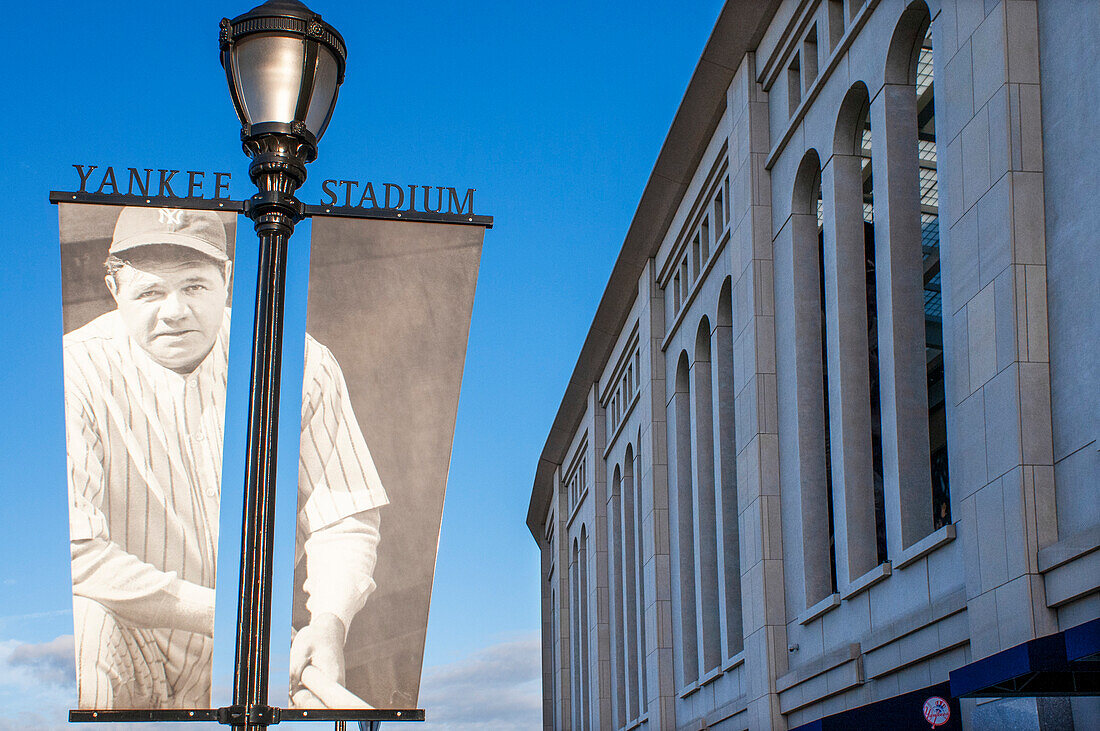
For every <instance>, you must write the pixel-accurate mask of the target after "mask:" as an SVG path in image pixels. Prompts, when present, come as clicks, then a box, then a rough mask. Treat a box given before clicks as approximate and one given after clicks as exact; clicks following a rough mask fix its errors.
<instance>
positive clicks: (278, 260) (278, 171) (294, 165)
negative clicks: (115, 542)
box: [233, 134, 305, 729]
mask: <svg viewBox="0 0 1100 731" xmlns="http://www.w3.org/2000/svg"><path fill="white" fill-rule="evenodd" d="M295 146H296V145H295V141H294V139H293V138H292V137H290V136H287V135H279V134H268V135H264V136H258V137H251V138H248V139H246V140H245V149H246V150H247V151H248V153H249V154H250V155H252V156H253V162H252V165H251V166H250V167H249V175H250V176H251V178H252V181H253V182H254V183H255V184H256V186H257V187H258V188H259V189H260V192H259V193H257V194H256V195H255V196H253V198H252V199H251V200H250V201H249V202H248V204H247V206H246V211H245V212H246V213H247V215H248V217H249V218H251V219H252V221H253V223H254V224H255V227H256V233H257V234H258V235H259V237H260V258H259V272H258V274H257V282H256V312H255V335H254V339H253V344H252V377H251V382H250V390H249V396H248V441H247V453H246V466H245V498H244V519H243V526H242V537H241V574H240V597H239V603H238V606H237V647H236V666H235V668H234V677H233V706H234V707H236V708H237V709H243V711H244V713H245V718H244V723H242V724H240V725H236V724H235V725H234V728H240V729H253V728H256V729H264V728H266V727H267V724H268V723H271V722H273V721H277V719H276V718H272V717H271V715H270V714H271V712H270V711H269V710H268V708H267V705H268V697H267V687H268V682H267V681H268V668H269V647H270V643H271V581H272V576H271V572H272V556H273V554H274V536H275V473H276V451H277V444H278V436H279V380H280V370H281V360H282V347H283V295H284V293H285V291H286V256H287V241H288V239H289V238H290V235H291V234H292V233H293V232H294V224H296V223H297V222H298V221H299V220H300V219H301V204H300V203H299V202H298V200H297V199H296V198H295V197H294V191H295V190H296V189H297V188H298V187H299V186H300V185H301V183H302V182H303V181H304V180H305V166H304V165H303V164H302V163H301V162H300V161H299V160H300V158H298V157H297V155H296V154H295V150H294V148H295Z"/></svg>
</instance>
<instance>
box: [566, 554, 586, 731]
mask: <svg viewBox="0 0 1100 731" xmlns="http://www.w3.org/2000/svg"><path fill="white" fill-rule="evenodd" d="M580 564H581V550H580V541H578V540H577V539H576V538H574V539H573V555H572V557H571V560H570V561H569V630H570V635H571V636H572V637H571V639H572V643H571V644H572V652H570V654H569V677H570V680H571V681H572V686H571V689H572V696H573V698H572V704H571V705H572V710H573V728H575V729H580V728H583V726H582V725H581V718H582V715H581V714H582V710H583V704H582V702H581V694H582V693H583V686H582V680H583V678H582V668H581V565H580Z"/></svg>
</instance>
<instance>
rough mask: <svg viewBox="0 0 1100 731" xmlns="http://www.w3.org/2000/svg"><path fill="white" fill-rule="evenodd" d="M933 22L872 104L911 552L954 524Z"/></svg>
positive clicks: (888, 70)
mask: <svg viewBox="0 0 1100 731" xmlns="http://www.w3.org/2000/svg"><path fill="white" fill-rule="evenodd" d="M929 29H930V22H929V13H928V7H927V5H925V3H924V2H921V1H920V0H917V1H916V2H912V3H910V4H909V6H908V7H907V8H906V9H905V11H904V12H903V13H902V15H901V17H900V18H899V20H898V24H897V27H896V28H895V30H894V35H893V38H892V39H891V41H890V46H889V48H888V49H887V56H886V66H885V69H884V71H885V74H884V81H885V83H884V85H883V88H882V90H881V92H880V93H879V94H878V95H877V96H876V98H875V100H874V102H872V115H873V116H874V118H875V120H877V122H876V123H878V124H882V125H884V126H885V128H886V129H885V132H886V134H885V135H884V140H885V150H884V151H885V153H886V159H887V161H888V164H887V165H885V166H882V168H881V170H878V171H876V172H880V173H881V175H882V176H883V177H885V178H887V180H884V181H881V182H882V183H885V184H884V185H880V186H879V187H880V190H881V191H882V192H883V193H886V194H888V195H889V196H890V200H889V205H888V206H887V209H886V213H887V217H888V219H889V220H887V221H885V224H886V234H885V236H881V235H880V239H883V238H884V239H885V240H886V245H887V250H888V254H889V260H890V268H889V269H890V271H889V281H890V285H889V286H890V301H891V306H890V307H889V308H880V313H879V316H880V319H885V318H887V317H889V318H890V320H891V323H890V329H889V332H890V333H891V334H892V335H893V343H892V346H893V347H892V351H891V352H889V353H883V362H884V363H887V362H888V363H889V368H890V381H891V384H890V389H884V393H885V391H886V390H892V391H893V392H892V393H891V394H890V396H891V397H892V398H893V403H891V404H889V405H890V406H892V407H893V409H892V413H891V419H892V423H891V425H890V426H891V429H890V430H889V431H890V432H891V434H890V440H889V441H890V443H889V444H886V445H885V448H886V449H887V451H888V452H889V453H890V455H891V459H890V460H888V462H891V463H896V464H897V469H898V475H897V479H898V488H897V490H898V499H897V503H898V505H897V508H896V511H897V513H898V516H899V519H900V523H899V530H898V535H897V537H896V538H892V540H896V542H897V543H898V545H899V547H901V548H903V549H904V548H908V547H909V546H911V545H913V544H914V543H915V542H917V541H919V540H920V539H921V538H923V537H924V536H926V535H928V533H930V532H931V531H933V530H935V529H936V528H938V527H941V526H944V525H946V524H947V523H949V522H950V521H951V508H950V485H949V480H948V464H947V444H948V437H949V435H948V433H947V419H946V412H945V404H944V383H943V380H944V378H943V376H944V342H943V331H942V314H941V310H942V304H941V300H940V246H939V205H938V204H939V200H938V186H937V180H936V162H937V160H936V157H937V155H936V125H935V102H934V94H933V83H932V76H933V74H932V43H931V36H930V35H929ZM876 167H877V166H876ZM880 254H881V252H880ZM884 413H885V411H884ZM891 478H892V476H890V475H888V476H887V479H888V481H889V480H890V479H891ZM893 535H894V529H893V528H891V536H893Z"/></svg>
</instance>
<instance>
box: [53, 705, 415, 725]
mask: <svg viewBox="0 0 1100 731" xmlns="http://www.w3.org/2000/svg"><path fill="white" fill-rule="evenodd" d="M217 720H218V709H216V708H193V709H189V710H188V709H179V708H171V709H168V708H165V709H152V708H151V709H143V708H121V709H116V710H79V711H77V710H73V711H69V723H96V722H101V723H144V722H157V723H183V722H187V721H217ZM423 720H424V709H423V708H348V709H344V708H309V709H305V708H282V709H279V721H280V722H282V721H291V722H293V721H423Z"/></svg>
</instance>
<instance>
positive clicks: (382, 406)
mask: <svg viewBox="0 0 1100 731" xmlns="http://www.w3.org/2000/svg"><path fill="white" fill-rule="evenodd" d="M312 231H313V235H312V243H311V254H310V274H309V301H308V314H307V322H306V331H307V335H306V343H305V367H304V376H303V386H302V438H301V446H300V463H299V477H298V512H297V541H296V548H295V571H294V586H295V590H294V608H293V620H292V621H293V628H292V640H291V649H290V704H291V706H292V707H296V708H325V707H328V708H356V707H359V708H363V707H373V708H413V707H415V706H416V702H417V696H418V693H419V688H420V672H421V665H422V662H423V655H424V639H425V632H426V628H427V619H428V604H429V600H430V598H431V589H432V580H433V577H434V573H435V558H436V550H437V547H438V543H439V528H440V521H441V519H442V511H443V496H444V492H445V489H446V483H447V471H448V466H449V464H450V457H451V444H452V439H453V437H454V426H455V416H456V412H457V408H458V397H459V389H460V386H461V383H462V370H463V365H464V363H465V357H466V344H467V336H468V334H469V328H470V316H471V311H472V308H473V300H474V289H475V286H476V282H477V272H478V265H479V262H480V258H481V244H482V238H483V236H484V228H482V227H481V226H466V225H459V224H449V223H421V222H408V221H386V220H364V219H351V218H336V217H331V218H329V217H321V216H317V217H314V219H313V223H312Z"/></svg>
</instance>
